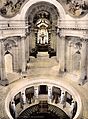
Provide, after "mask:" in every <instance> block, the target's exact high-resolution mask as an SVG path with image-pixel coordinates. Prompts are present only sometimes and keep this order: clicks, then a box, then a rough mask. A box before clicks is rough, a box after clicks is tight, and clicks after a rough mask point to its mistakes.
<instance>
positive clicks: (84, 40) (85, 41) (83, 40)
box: [80, 38, 88, 43]
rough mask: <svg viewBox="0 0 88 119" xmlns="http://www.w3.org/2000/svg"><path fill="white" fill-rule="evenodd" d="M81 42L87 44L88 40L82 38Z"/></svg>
mask: <svg viewBox="0 0 88 119" xmlns="http://www.w3.org/2000/svg"><path fill="white" fill-rule="evenodd" d="M80 41H81V42H84V43H87V42H88V39H86V38H81V39H80Z"/></svg>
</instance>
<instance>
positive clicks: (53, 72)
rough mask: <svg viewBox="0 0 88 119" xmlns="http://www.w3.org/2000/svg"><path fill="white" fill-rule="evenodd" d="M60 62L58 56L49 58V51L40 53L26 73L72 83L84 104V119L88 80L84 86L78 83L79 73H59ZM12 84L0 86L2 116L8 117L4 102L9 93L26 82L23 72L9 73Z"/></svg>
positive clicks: (85, 116) (87, 111)
mask: <svg viewBox="0 0 88 119" xmlns="http://www.w3.org/2000/svg"><path fill="white" fill-rule="evenodd" d="M59 67H60V64H59V62H57V61H56V57H52V58H49V56H48V53H47V52H40V53H38V56H37V58H33V57H30V69H29V70H28V71H27V73H26V74H25V75H27V77H28V79H29V80H30V78H31V79H32V78H33V79H34V78H35V77H39V78H41V77H47V78H48V79H50V80H52V79H55V80H58V81H59V80H62V81H63V82H64V83H68V84H70V85H71V86H72V87H73V88H75V89H76V90H77V92H78V93H79V95H80V97H81V100H82V105H83V119H87V117H88V82H87V83H85V84H84V85H83V86H79V85H78V75H75V74H74V73H73V74H69V73H64V74H62V73H59ZM8 79H9V82H10V85H8V86H6V87H3V86H0V107H1V108H0V118H1V119H7V117H6V116H5V115H6V114H5V110H4V103H5V98H6V96H7V93H8V92H9V91H10V90H11V89H12V88H13V87H14V86H16V85H20V83H22V82H23V83H25V82H26V79H22V75H21V74H17V73H13V74H8Z"/></svg>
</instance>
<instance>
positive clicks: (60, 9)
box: [20, 0, 66, 20]
mask: <svg viewBox="0 0 88 119" xmlns="http://www.w3.org/2000/svg"><path fill="white" fill-rule="evenodd" d="M38 2H47V0H29V1H28V2H27V3H26V4H25V5H24V7H23V8H22V9H21V13H20V16H21V20H25V15H26V13H27V11H28V9H29V7H30V6H31V5H33V4H35V3H38ZM48 3H51V4H53V5H54V6H55V7H56V8H57V10H58V12H59V13H60V19H64V18H65V15H66V13H65V10H64V8H63V7H62V5H61V4H60V3H59V2H58V1H56V0H49V1H48Z"/></svg>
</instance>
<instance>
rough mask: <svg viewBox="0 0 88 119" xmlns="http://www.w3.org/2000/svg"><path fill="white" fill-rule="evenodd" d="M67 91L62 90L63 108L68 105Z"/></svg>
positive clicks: (61, 100)
mask: <svg viewBox="0 0 88 119" xmlns="http://www.w3.org/2000/svg"><path fill="white" fill-rule="evenodd" d="M66 97H67V95H66V92H65V91H63V90H62V91H61V97H60V103H61V104H62V105H63V108H64V107H66Z"/></svg>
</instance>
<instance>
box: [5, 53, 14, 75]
mask: <svg viewBox="0 0 88 119" xmlns="http://www.w3.org/2000/svg"><path fill="white" fill-rule="evenodd" d="M4 58H5V72H6V75H7V74H9V73H12V72H13V56H12V54H11V53H10V52H9V51H7V52H6V53H5V55H4Z"/></svg>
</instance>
